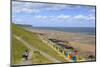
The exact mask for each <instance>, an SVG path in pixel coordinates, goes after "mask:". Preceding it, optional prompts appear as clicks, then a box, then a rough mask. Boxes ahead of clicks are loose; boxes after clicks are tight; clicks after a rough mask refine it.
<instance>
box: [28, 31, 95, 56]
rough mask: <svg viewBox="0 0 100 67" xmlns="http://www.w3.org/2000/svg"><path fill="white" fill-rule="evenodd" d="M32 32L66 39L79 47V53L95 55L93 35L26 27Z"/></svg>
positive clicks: (46, 36)
mask: <svg viewBox="0 0 100 67" xmlns="http://www.w3.org/2000/svg"><path fill="white" fill-rule="evenodd" d="M27 30H29V31H31V32H33V33H37V34H38V33H41V34H43V37H45V38H48V39H50V38H51V39H59V40H64V41H68V42H70V43H71V46H73V47H75V48H77V49H79V51H80V53H81V54H82V55H83V56H84V57H87V56H88V55H89V54H91V55H94V56H95V47H96V46H95V45H96V44H95V35H81V34H78V33H69V32H62V31H54V30H39V29H27Z"/></svg>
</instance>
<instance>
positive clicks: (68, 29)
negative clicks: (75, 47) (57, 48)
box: [32, 27, 96, 35]
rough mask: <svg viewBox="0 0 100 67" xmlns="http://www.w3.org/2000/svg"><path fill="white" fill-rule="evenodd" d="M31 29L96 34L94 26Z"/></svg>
mask: <svg viewBox="0 0 100 67" xmlns="http://www.w3.org/2000/svg"><path fill="white" fill-rule="evenodd" d="M32 29H40V30H55V31H62V32H70V33H79V34H86V35H95V34H96V28H95V27H32Z"/></svg>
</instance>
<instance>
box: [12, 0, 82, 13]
mask: <svg viewBox="0 0 100 67" xmlns="http://www.w3.org/2000/svg"><path fill="white" fill-rule="evenodd" d="M80 7H81V6H73V5H64V4H61V5H60V4H49V3H32V2H15V1H13V2H12V8H13V12H15V13H20V12H25V13H39V12H42V11H60V10H63V9H73V8H80Z"/></svg>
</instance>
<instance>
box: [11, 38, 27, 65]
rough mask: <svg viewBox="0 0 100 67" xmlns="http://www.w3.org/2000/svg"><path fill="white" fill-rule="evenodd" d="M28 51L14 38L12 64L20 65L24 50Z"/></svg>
mask: <svg viewBox="0 0 100 67" xmlns="http://www.w3.org/2000/svg"><path fill="white" fill-rule="evenodd" d="M26 49H28V48H27V47H26V46H24V44H23V43H21V42H20V41H18V40H17V39H16V38H14V37H12V64H16V63H20V61H21V59H22V54H23V52H24V50H26Z"/></svg>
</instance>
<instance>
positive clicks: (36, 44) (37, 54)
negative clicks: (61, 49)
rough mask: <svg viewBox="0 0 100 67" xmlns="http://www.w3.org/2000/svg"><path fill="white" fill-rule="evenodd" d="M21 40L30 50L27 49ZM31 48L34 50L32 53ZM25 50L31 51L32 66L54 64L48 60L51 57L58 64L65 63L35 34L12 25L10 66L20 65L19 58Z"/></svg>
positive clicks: (20, 58)
mask: <svg viewBox="0 0 100 67" xmlns="http://www.w3.org/2000/svg"><path fill="white" fill-rule="evenodd" d="M14 35H16V36H17V37H19V40H18V39H17V38H15V37H14ZM22 40H23V41H25V42H26V43H27V44H28V46H30V47H32V48H30V47H27V46H26V45H25V43H23V41H22ZM33 48H34V49H36V50H35V51H33ZM26 49H28V50H29V51H33V55H32V60H31V63H32V64H44V63H54V62H53V61H52V60H50V58H51V57H52V59H53V58H54V59H56V60H58V61H60V62H66V60H65V59H64V58H63V57H62V56H61V55H59V53H57V52H56V51H55V50H54V49H53V48H51V47H50V46H48V45H47V44H45V43H44V42H43V41H42V40H41V39H40V38H39V37H38V35H37V34H36V33H33V32H29V31H26V30H24V29H23V28H21V27H19V26H17V25H15V24H12V64H20V62H21V60H22V57H21V56H22V54H23V52H24V51H25V50H26ZM45 55H46V56H45ZM55 63H56V62H55Z"/></svg>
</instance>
